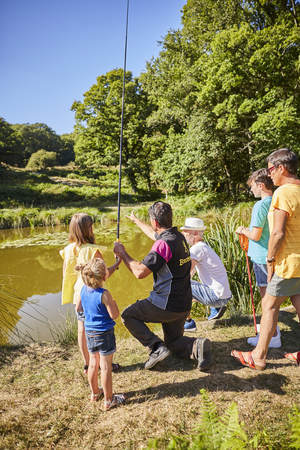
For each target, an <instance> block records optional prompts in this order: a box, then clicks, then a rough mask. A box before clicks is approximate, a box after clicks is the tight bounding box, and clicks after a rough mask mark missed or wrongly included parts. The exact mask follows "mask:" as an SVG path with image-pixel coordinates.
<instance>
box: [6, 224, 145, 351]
mask: <svg viewBox="0 0 300 450" xmlns="http://www.w3.org/2000/svg"><path fill="white" fill-rule="evenodd" d="M95 235H96V242H97V243H98V244H100V245H101V248H102V253H103V257H104V259H105V262H106V263H107V265H111V264H113V263H114V255H113V253H112V248H113V242H114V241H115V225H113V226H111V225H110V226H103V227H100V226H99V227H96V228H95ZM120 241H121V242H122V243H124V245H125V246H126V249H127V251H128V253H129V254H130V255H131V256H132V257H134V258H135V259H138V260H141V259H142V258H143V257H144V256H145V255H146V254H147V253H148V251H149V250H150V248H151V246H152V242H151V240H150V239H149V238H148V237H147V236H145V235H144V234H143V233H142V232H141V231H140V230H138V229H137V227H136V226H135V225H134V224H131V223H129V224H127V223H126V224H124V225H122V224H121V230H120ZM67 244H68V233H67V229H66V228H64V227H60V228H43V229H41V228H40V229H34V230H30V229H23V230H2V231H0V255H1V258H0V283H1V286H0V289H2V290H5V291H6V292H8V293H10V294H11V295H13V296H17V297H19V298H22V299H24V302H22V303H23V304H22V306H21V308H20V310H19V312H18V315H19V316H20V319H19V320H17V318H16V320H15V323H14V325H15V327H14V326H12V333H11V337H10V341H11V342H13V341H16V340H17V341H21V342H24V341H28V340H31V339H32V340H35V341H48V340H52V339H53V331H51V330H53V328H56V327H60V326H62V325H63V323H64V322H65V319H66V317H67V315H70V314H71V315H74V307H73V305H64V306H61V283H62V259H61V257H60V255H59V250H60V249H61V248H63V247H64V246H65V245H67ZM106 287H107V289H109V290H110V292H111V294H112V296H113V298H114V299H115V300H116V301H117V303H118V305H119V309H120V311H122V310H123V309H124V308H125V307H126V306H127V305H129V304H131V303H133V302H134V301H136V300H138V299H142V298H145V297H146V296H147V294H148V293H149V291H150V289H151V287H152V276H149V277H147V278H146V279H144V280H137V279H136V278H135V277H134V276H133V275H132V274H131V272H129V270H128V269H127V268H126V266H125V265H124V264H121V266H120V268H119V270H118V271H116V272H115V273H114V274H113V275H112V277H111V278H110V279H109V280H107V282H106ZM12 322H13V321H12ZM16 322H17V323H16ZM116 331H117V333H118V335H123V334H127V332H126V330H125V328H124V326H123V325H122V324H121V322H120V319H118V320H117V327H116Z"/></svg>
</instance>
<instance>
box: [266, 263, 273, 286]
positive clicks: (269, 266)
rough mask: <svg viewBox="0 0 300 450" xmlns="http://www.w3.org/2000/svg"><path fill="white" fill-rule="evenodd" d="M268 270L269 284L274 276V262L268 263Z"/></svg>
mask: <svg viewBox="0 0 300 450" xmlns="http://www.w3.org/2000/svg"><path fill="white" fill-rule="evenodd" d="M267 269H268V278H267V281H268V283H270V281H271V280H272V277H273V274H274V262H267Z"/></svg>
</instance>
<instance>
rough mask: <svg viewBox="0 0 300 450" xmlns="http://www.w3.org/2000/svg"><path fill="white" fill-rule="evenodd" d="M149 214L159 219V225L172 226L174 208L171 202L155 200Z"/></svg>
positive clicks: (152, 217)
mask: <svg viewBox="0 0 300 450" xmlns="http://www.w3.org/2000/svg"><path fill="white" fill-rule="evenodd" d="M149 216H150V217H151V219H155V220H157V222H158V223H159V225H160V226H161V227H163V228H171V227H172V218H173V214H172V208H171V206H170V205H169V203H165V202H155V203H153V205H151V206H150V208H149Z"/></svg>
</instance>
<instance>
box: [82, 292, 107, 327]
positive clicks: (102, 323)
mask: <svg viewBox="0 0 300 450" xmlns="http://www.w3.org/2000/svg"><path fill="white" fill-rule="evenodd" d="M104 291H105V289H103V288H98V289H92V288H90V287H88V286H85V285H84V286H83V288H82V289H81V293H80V297H81V304H82V307H83V311H84V315H85V319H84V327H85V330H86V331H101V332H103V331H108V330H111V329H112V328H113V327H114V326H115V322H114V321H113V320H112V318H111V317H110V315H109V314H108V311H107V308H106V306H105V305H103V303H102V294H103V292H104Z"/></svg>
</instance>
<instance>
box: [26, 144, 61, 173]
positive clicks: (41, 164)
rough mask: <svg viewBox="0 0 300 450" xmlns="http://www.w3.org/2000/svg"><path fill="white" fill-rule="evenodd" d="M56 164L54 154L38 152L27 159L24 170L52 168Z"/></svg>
mask: <svg viewBox="0 0 300 450" xmlns="http://www.w3.org/2000/svg"><path fill="white" fill-rule="evenodd" d="M55 163H56V153H55V152H47V151H46V150H43V149H41V150H38V151H37V152H35V153H32V155H31V156H30V158H29V161H28V163H27V166H26V169H30V170H42V169H46V168H47V167H51V166H54V165H55Z"/></svg>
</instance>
